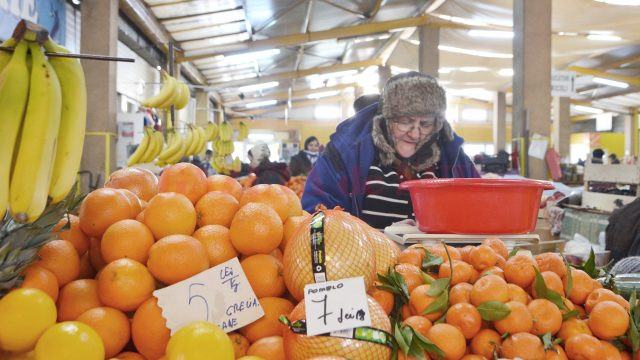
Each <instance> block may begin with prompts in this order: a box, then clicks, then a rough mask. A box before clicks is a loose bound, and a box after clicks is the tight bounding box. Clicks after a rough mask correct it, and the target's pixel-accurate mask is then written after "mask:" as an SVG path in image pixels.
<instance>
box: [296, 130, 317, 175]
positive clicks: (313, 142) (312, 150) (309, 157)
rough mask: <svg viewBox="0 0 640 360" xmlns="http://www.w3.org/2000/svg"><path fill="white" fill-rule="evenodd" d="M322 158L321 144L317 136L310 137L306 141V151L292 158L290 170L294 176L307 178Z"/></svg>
mask: <svg viewBox="0 0 640 360" xmlns="http://www.w3.org/2000/svg"><path fill="white" fill-rule="evenodd" d="M318 156H320V142H319V141H318V138H316V137H315V136H309V137H308V138H307V139H306V140H305V141H304V149H303V150H302V151H300V152H299V153H298V154H296V155H294V156H292V157H291V161H290V162H289V170H290V171H291V175H292V176H298V175H304V176H306V175H307V174H308V173H309V171H311V168H312V167H313V165H315V164H316V160H318Z"/></svg>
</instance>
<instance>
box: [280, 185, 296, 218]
mask: <svg viewBox="0 0 640 360" xmlns="http://www.w3.org/2000/svg"><path fill="white" fill-rule="evenodd" d="M276 186H279V187H280V190H282V192H284V193H285V195H286V196H287V213H288V216H287V218H289V216H300V215H302V203H301V202H300V198H299V197H298V195H297V194H296V193H295V192H294V191H293V190H291V189H289V188H288V187H286V186H284V185H276ZM282 221H283V222H284V221H285V220H282Z"/></svg>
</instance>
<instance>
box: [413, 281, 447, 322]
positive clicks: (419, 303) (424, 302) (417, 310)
mask: <svg viewBox="0 0 640 360" xmlns="http://www.w3.org/2000/svg"><path fill="white" fill-rule="evenodd" d="M430 287H431V285H429V284H423V285H420V286H418V287H416V288H415V289H413V291H412V292H411V294H410V295H409V306H410V307H411V313H413V314H416V315H424V316H425V317H426V318H427V319H429V320H431V321H436V320H437V319H438V318H440V317H441V316H442V314H443V312H442V311H438V312H435V313H431V314H423V311H424V310H425V309H427V308H428V307H429V305H431V304H432V303H433V302H434V301H436V297H433V296H429V295H427V291H429V288H430Z"/></svg>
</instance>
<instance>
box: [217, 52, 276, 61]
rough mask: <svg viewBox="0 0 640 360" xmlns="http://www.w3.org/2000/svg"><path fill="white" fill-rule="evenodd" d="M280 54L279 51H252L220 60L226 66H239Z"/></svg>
mask: <svg viewBox="0 0 640 360" xmlns="http://www.w3.org/2000/svg"><path fill="white" fill-rule="evenodd" d="M278 54H280V49H270V50H263V51H254V52H248V53H243V54H236V55H229V56H225V57H224V58H223V59H222V62H224V63H227V64H240V63H245V62H248V61H253V60H260V59H263V58H267V57H271V56H274V55H278Z"/></svg>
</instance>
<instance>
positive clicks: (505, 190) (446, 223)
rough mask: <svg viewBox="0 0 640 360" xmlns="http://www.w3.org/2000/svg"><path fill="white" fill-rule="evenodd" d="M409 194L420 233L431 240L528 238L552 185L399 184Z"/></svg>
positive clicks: (432, 181) (523, 182) (511, 182)
mask: <svg viewBox="0 0 640 360" xmlns="http://www.w3.org/2000/svg"><path fill="white" fill-rule="evenodd" d="M400 189H405V190H409V193H410V194H411V202H412V203H413V211H414V213H415V215H416V222H417V223H418V228H419V229H420V231H423V232H426V233H432V234H450V233H453V234H492V235H493V234H495V235H499V234H526V233H530V232H532V231H533V230H534V229H535V227H536V221H537V218H538V209H539V207H540V199H541V196H542V191H543V190H552V189H554V187H553V185H552V184H551V183H550V182H548V181H540V180H515V179H429V180H412V181H405V182H403V183H401V184H400Z"/></svg>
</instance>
